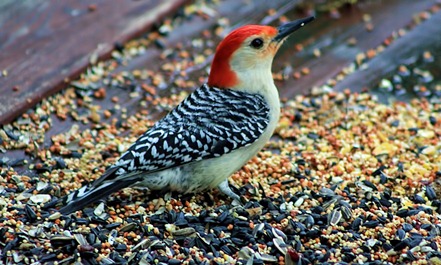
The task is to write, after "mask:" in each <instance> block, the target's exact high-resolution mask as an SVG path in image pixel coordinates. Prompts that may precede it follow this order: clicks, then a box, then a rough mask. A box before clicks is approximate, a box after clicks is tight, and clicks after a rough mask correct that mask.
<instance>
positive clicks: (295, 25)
mask: <svg viewBox="0 0 441 265" xmlns="http://www.w3.org/2000/svg"><path fill="white" fill-rule="evenodd" d="M314 19H315V17H314V16H311V17H306V18H302V19H298V20H295V21H292V22H288V23H285V24H283V25H282V26H280V27H278V28H277V30H278V31H279V33H278V34H277V35H276V36H275V37H274V39H273V40H274V41H277V42H279V41H282V40H284V39H285V38H286V37H288V36H289V35H290V34H291V33H293V32H294V31H296V30H298V29H299V28H301V27H303V26H304V25H306V24H308V23H309V22H311V21H313V20H314Z"/></svg>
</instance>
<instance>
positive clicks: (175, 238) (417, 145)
mask: <svg viewBox="0 0 441 265" xmlns="http://www.w3.org/2000/svg"><path fill="white" fill-rule="evenodd" d="M175 100H176V99H175ZM176 102H177V101H176ZM43 106H44V105H43ZM439 110H440V105H439V104H432V103H429V102H427V101H425V100H414V101H412V102H411V103H409V104H405V103H395V104H393V105H391V106H388V105H383V104H380V103H378V102H377V101H376V100H375V99H374V98H373V97H372V96H371V95H369V94H351V93H349V92H345V93H335V92H330V93H326V94H323V95H319V96H311V97H306V96H298V97H297V98H296V99H294V100H289V101H286V102H284V107H283V112H282V118H281V120H280V123H279V126H278V129H277V133H276V135H275V137H274V139H273V140H272V141H271V142H270V143H268V145H267V147H266V149H265V150H264V151H262V152H260V153H259V155H258V156H257V157H256V158H254V159H253V160H252V161H250V162H249V163H248V164H247V165H246V166H244V167H243V169H241V170H240V171H239V172H237V173H236V174H234V175H233V176H232V178H231V184H232V185H233V186H235V187H237V190H236V191H237V192H238V193H240V194H241V195H242V196H244V197H245V198H247V199H248V202H247V203H245V204H244V205H243V206H240V205H231V203H230V200H229V199H228V198H226V197H225V196H223V195H222V194H219V192H218V191H216V190H215V191H211V192H206V193H202V194H198V195H195V196H181V195H178V194H148V193H147V194H146V192H145V191H142V190H135V189H125V190H123V191H121V192H119V193H116V194H114V195H113V196H112V197H111V198H110V199H109V200H108V201H107V203H106V205H105V204H104V203H99V204H97V205H94V206H91V207H90V208H86V209H84V211H79V212H77V213H75V214H73V215H71V216H62V215H60V214H59V213H58V212H56V211H54V209H53V208H52V207H54V206H53V204H52V205H51V203H50V202H51V201H56V200H57V198H60V197H61V196H62V195H64V194H66V193H68V190H72V189H75V188H78V187H80V186H81V183H82V182H84V181H90V179H93V178H96V177H98V176H99V175H100V174H101V173H102V172H103V170H104V168H105V166H106V165H109V164H110V163H111V162H113V161H114V160H115V157H116V156H117V154H119V153H120V152H122V151H123V149H124V148H125V147H126V145H125V143H129V142H131V141H133V140H134V136H132V135H129V136H123V135H121V134H120V133H118V130H117V129H115V128H114V126H111V125H108V126H103V127H99V128H95V129H88V130H84V131H81V130H79V129H76V128H75V127H74V128H72V129H71V131H69V132H68V133H64V134H60V135H57V136H56V137H53V138H52V140H53V141H54V145H52V146H51V147H49V148H48V149H44V148H41V147H40V149H38V150H39V151H37V150H30V152H37V153H38V154H39V155H40V157H41V158H43V157H45V160H44V161H45V162H41V163H36V164H31V165H29V167H28V168H29V169H28V170H27V171H25V172H23V173H18V172H16V171H15V170H14V168H15V167H17V165H20V164H22V163H26V162H25V161H22V162H21V163H18V164H17V161H3V160H4V159H3V160H2V167H1V183H2V185H1V186H0V187H1V188H0V189H1V192H0V194H1V197H0V207H1V208H0V209H1V214H2V217H1V223H0V226H1V228H0V233H1V236H0V238H1V239H0V241H1V242H0V243H1V245H2V255H3V257H2V260H3V261H4V262H6V263H28V264H29V263H32V262H37V261H39V262H42V263H44V262H57V263H58V264H69V263H72V262H75V261H81V262H84V263H89V264H97V263H104V264H112V262H116V263H124V262H140V263H142V264H152V263H160V264H205V263H207V262H209V261H210V260H212V261H213V262H215V264H234V263H236V264H247V262H248V264H263V263H279V264H284V263H285V262H286V263H287V264H289V262H291V264H294V263H295V262H302V263H301V264H307V263H322V264H323V263H332V262H339V261H340V262H347V263H351V262H357V263H369V262H371V263H372V264H376V263H385V262H389V263H403V262H414V263H415V264H425V263H427V262H432V263H437V262H439V261H440V260H439V259H440V257H441V253H440V252H438V248H439V243H440V240H441V236H440V229H441V226H440V224H439V213H440V211H441V209H440V207H441V201H440V200H439V192H440V189H439V188H440V186H439V183H438V182H437V180H436V179H437V177H439V175H441V172H440V171H439V170H440V165H441V164H440V163H441V159H440V155H439V151H440V146H441V144H440V141H439V137H440V135H441V126H440V119H441V115H440V114H439ZM31 120H36V119H35V118H34V119H32V118H31ZM127 123H128V126H129V127H130V128H139V130H141V131H142V130H144V129H145V128H146V127H147V126H150V125H151V124H152V123H153V121H149V122H147V123H146V122H145V121H144V120H143V118H142V117H141V116H135V117H133V118H130V119H129V120H128V121H127ZM15 124H16V123H15ZM16 125H17V124H16ZM21 133H22V134H23V135H25V134H26V133H30V132H26V131H24V132H21ZM137 133H138V132H135V133H133V134H137ZM1 136H2V139H3V146H7V147H8V148H9V146H18V147H20V142H21V141H20V138H21V136H19V135H18V132H17V131H16V130H9V126H6V127H5V128H4V129H2V130H1ZM14 138H16V140H14ZM31 138H32V137H31ZM43 154H45V155H43ZM14 163H15V164H14ZM47 203H49V207H43V205H48V204H47ZM250 260H251V261H250Z"/></svg>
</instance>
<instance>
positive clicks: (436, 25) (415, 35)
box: [335, 12, 441, 91]
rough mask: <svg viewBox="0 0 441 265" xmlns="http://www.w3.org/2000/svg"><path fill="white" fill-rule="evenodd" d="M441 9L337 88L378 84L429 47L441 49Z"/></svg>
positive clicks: (348, 77)
mask: <svg viewBox="0 0 441 265" xmlns="http://www.w3.org/2000/svg"><path fill="white" fill-rule="evenodd" d="M440 25H441V12H437V13H435V14H434V15H433V16H432V17H431V18H430V19H428V20H426V21H424V22H422V23H421V24H420V25H418V26H416V27H415V28H414V29H413V30H411V31H410V32H409V33H407V34H406V35H405V36H403V37H401V38H400V39H398V40H396V41H394V42H393V43H392V44H391V45H389V46H388V47H387V48H386V50H385V51H384V52H383V53H381V55H379V56H376V57H374V58H373V59H372V60H370V61H369V62H367V63H366V67H363V68H362V69H358V70H356V71H355V72H354V73H352V74H350V75H349V76H347V77H346V78H345V79H343V80H342V81H341V82H339V83H337V85H336V86H335V89H336V90H343V89H346V88H350V89H351V90H352V91H361V90H362V89H363V88H364V87H367V86H369V85H371V84H375V83H378V82H379V81H380V79H381V78H382V77H383V76H385V75H387V74H389V73H391V72H392V71H394V70H395V69H397V68H398V67H399V66H400V65H401V64H404V65H405V64H407V63H408V62H411V61H414V60H415V58H417V57H419V56H421V54H422V52H423V51H424V50H426V49H432V50H440V49H441V27H440Z"/></svg>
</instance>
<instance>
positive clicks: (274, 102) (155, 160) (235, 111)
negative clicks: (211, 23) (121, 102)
mask: <svg viewBox="0 0 441 265" xmlns="http://www.w3.org/2000/svg"><path fill="white" fill-rule="evenodd" d="M313 20H314V17H313V16H310V17H306V18H302V19H298V20H295V21H291V22H288V23H284V24H282V25H281V26H279V27H272V26H267V25H245V26H242V27H239V28H237V29H235V30H233V31H231V32H230V33H229V34H228V35H227V36H226V37H225V38H224V39H223V40H222V41H221V42H220V43H219V45H218V47H217V48H216V51H215V55H214V58H213V61H212V64H211V67H210V73H209V76H208V82H206V83H205V84H203V85H202V86H200V87H199V88H197V89H195V90H194V91H193V92H192V93H191V94H189V95H188V96H187V98H185V99H184V100H183V101H182V102H181V103H179V104H178V105H177V106H176V107H175V108H174V109H172V110H171V111H170V112H169V113H168V114H167V115H166V116H165V117H164V118H162V119H160V120H159V121H157V122H156V123H155V124H154V125H153V126H152V127H150V128H149V129H148V130H147V131H146V132H145V133H143V134H142V135H141V136H140V137H139V138H138V139H137V140H136V141H135V143H133V144H132V145H131V146H130V147H129V148H128V150H127V151H125V152H124V153H123V154H122V155H121V156H120V158H119V159H118V160H117V161H116V162H115V163H114V164H113V165H111V166H110V167H109V168H108V169H107V170H106V171H105V172H104V173H103V175H102V176H101V177H99V178H98V179H97V180H95V181H94V182H91V183H89V184H87V185H85V186H83V187H81V188H79V189H78V190H75V191H73V192H71V193H70V194H68V195H66V196H65V197H64V198H63V199H62V203H63V205H62V207H61V208H60V209H59V212H61V213H62V214H69V213H72V212H75V211H78V210H81V209H83V208H84V207H86V206H87V205H89V204H92V203H94V202H97V201H99V200H101V199H104V198H105V197H107V196H109V195H111V194H112V193H114V192H117V191H119V190H121V189H123V188H126V187H130V186H141V187H147V188H148V189H149V190H153V191H155V190H156V191H158V190H159V191H164V190H167V191H168V190H169V191H176V192H180V193H198V192H202V191H204V190H209V189H213V188H216V187H217V188H218V189H219V190H220V191H221V192H223V193H224V194H226V195H227V196H228V197H230V198H232V199H233V200H236V201H239V202H240V196H239V195H237V194H236V193H234V192H233V191H232V189H231V188H230V186H229V183H228V177H229V176H231V175H232V174H233V173H235V172H236V171H238V170H239V169H240V168H241V167H242V166H243V165H244V164H245V163H247V162H248V161H249V160H250V159H251V158H252V157H254V156H255V155H256V154H257V153H258V152H259V151H260V150H261V149H262V148H263V147H264V145H265V144H266V143H267V142H268V141H269V139H270V137H271V136H272V134H273V133H274V130H275V128H276V126H277V123H278V121H279V117H280V100H279V93H278V90H277V88H276V86H275V84H274V80H273V77H272V71H271V67H272V62H273V58H274V56H275V54H276V52H277V51H278V50H279V48H280V47H281V45H282V44H283V42H284V41H285V40H286V39H287V38H288V36H290V35H291V34H292V33H293V32H295V31H296V30H298V29H300V28H301V27H303V26H304V25H305V24H307V23H309V22H311V21H313Z"/></svg>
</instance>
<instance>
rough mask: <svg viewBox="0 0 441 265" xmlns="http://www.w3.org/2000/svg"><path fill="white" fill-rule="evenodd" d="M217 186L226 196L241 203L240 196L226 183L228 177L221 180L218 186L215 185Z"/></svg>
mask: <svg viewBox="0 0 441 265" xmlns="http://www.w3.org/2000/svg"><path fill="white" fill-rule="evenodd" d="M217 187H218V189H219V190H220V191H222V192H223V193H224V194H225V195H227V196H228V197H230V198H232V199H234V200H235V201H237V202H239V203H242V200H241V199H240V196H239V195H237V194H236V193H234V192H233V191H232V190H231V188H230V185H229V184H228V179H225V180H224V181H222V182H221V184H219V186H217Z"/></svg>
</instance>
